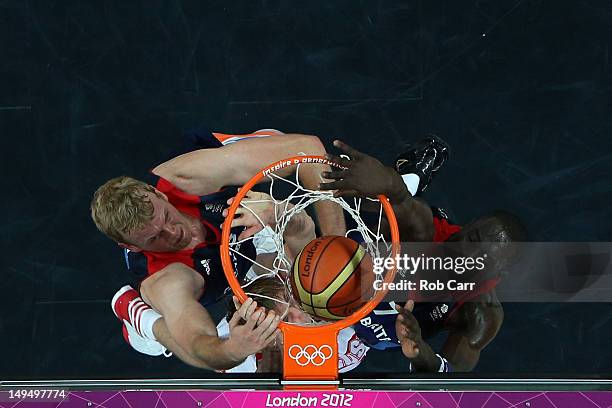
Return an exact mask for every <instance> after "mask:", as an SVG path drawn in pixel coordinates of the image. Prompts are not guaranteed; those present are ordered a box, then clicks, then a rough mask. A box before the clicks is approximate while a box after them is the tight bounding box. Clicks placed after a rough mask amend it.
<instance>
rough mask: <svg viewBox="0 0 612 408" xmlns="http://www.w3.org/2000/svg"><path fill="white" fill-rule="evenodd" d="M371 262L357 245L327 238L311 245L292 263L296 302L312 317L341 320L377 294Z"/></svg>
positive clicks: (344, 240)
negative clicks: (375, 292)
mask: <svg viewBox="0 0 612 408" xmlns="http://www.w3.org/2000/svg"><path fill="white" fill-rule="evenodd" d="M374 278H375V275H374V272H373V264H372V258H371V257H370V255H368V253H367V252H366V251H365V249H364V248H363V247H362V246H361V245H359V244H358V243H357V242H356V241H353V240H352V239H350V238H345V237H342V236H324V237H319V238H316V239H313V240H312V241H310V242H309V243H308V244H307V245H306V246H305V247H304V248H303V249H302V251H301V252H300V253H299V254H298V256H297V257H296V258H295V260H294V262H293V267H292V272H291V279H290V282H291V286H292V289H293V296H294V298H295V299H296V300H297V301H298V302H299V303H300V306H301V308H302V309H303V310H304V311H305V312H307V313H309V314H310V315H312V316H314V317H318V318H322V319H325V320H340V319H344V318H345V317H347V316H350V315H351V314H353V313H354V312H355V311H357V310H358V309H359V308H360V307H361V306H363V305H364V304H366V303H367V302H368V300H369V299H370V298H371V297H372V295H373V293H374V287H373V282H374Z"/></svg>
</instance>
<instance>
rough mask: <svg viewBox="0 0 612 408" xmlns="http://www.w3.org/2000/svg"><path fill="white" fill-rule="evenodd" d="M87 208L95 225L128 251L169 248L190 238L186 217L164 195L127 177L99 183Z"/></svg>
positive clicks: (180, 244)
mask: <svg viewBox="0 0 612 408" xmlns="http://www.w3.org/2000/svg"><path fill="white" fill-rule="evenodd" d="M90 208H91V218H92V219H93V220H94V222H95V223H96V226H97V227H98V229H99V230H100V231H101V232H103V233H104V234H106V235H107V236H108V237H109V238H111V239H112V240H114V241H116V242H117V243H119V245H120V246H122V247H125V248H128V249H130V250H131V251H142V250H147V251H156V252H173V251H178V250H180V249H183V248H185V247H186V246H187V245H188V244H189V243H190V242H191V240H192V232H191V228H189V224H188V220H187V218H186V217H185V216H184V215H183V214H181V213H180V212H179V211H178V210H177V209H176V207H174V206H173V205H172V204H170V203H169V202H168V198H167V197H166V195H165V194H163V193H161V192H159V191H158V190H156V189H155V188H154V187H153V186H151V185H149V184H146V183H143V182H142V181H138V180H135V179H133V178H131V177H125V176H121V177H116V178H114V179H111V180H109V181H107V182H106V183H104V184H103V185H102V186H100V188H98V189H97V190H96V192H95V193H94V196H93V199H92V201H91V207H90Z"/></svg>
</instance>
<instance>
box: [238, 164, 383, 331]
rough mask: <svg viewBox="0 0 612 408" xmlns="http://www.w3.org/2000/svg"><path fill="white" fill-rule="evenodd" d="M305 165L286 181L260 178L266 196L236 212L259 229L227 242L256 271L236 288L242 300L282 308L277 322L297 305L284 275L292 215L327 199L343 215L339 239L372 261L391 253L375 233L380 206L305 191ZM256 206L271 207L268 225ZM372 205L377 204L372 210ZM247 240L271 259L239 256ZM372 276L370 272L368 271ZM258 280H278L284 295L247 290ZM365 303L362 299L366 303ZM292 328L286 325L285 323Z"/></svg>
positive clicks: (243, 203) (242, 204) (247, 201)
mask: <svg viewBox="0 0 612 408" xmlns="http://www.w3.org/2000/svg"><path fill="white" fill-rule="evenodd" d="M308 165H310V164H306V163H300V164H297V165H296V169H295V172H294V173H293V175H292V176H291V177H289V178H285V177H282V176H279V175H277V174H275V173H272V172H271V173H269V174H268V175H267V176H266V177H267V179H268V181H269V182H270V184H269V188H268V193H267V194H265V195H261V196H259V198H258V199H248V198H244V199H243V200H242V201H241V202H240V208H243V209H245V210H246V211H248V212H249V213H250V214H252V215H253V216H254V217H255V218H256V219H257V221H258V222H259V224H260V225H261V228H262V231H261V232H259V233H258V234H256V235H254V236H250V237H248V238H245V239H241V240H236V241H235V242H230V243H229V250H230V252H232V253H234V254H235V255H237V256H240V257H243V258H246V259H247V260H249V261H250V262H252V263H253V265H256V266H257V267H258V268H257V269H258V270H259V273H257V274H249V275H248V276H247V281H246V282H244V283H241V286H242V288H243V290H244V292H245V293H246V294H247V296H249V297H252V298H253V299H255V300H257V299H268V300H270V301H273V302H275V303H278V304H279V305H281V307H282V308H283V315H282V317H283V318H285V317H286V315H287V311H288V310H289V307H290V306H296V305H297V303H296V302H295V301H294V300H293V296H292V295H293V294H292V289H291V287H292V286H291V284H290V282H289V279H291V276H292V274H291V273H290V271H291V267H292V265H293V259H292V258H291V256H290V255H289V254H288V253H287V248H286V246H285V239H284V237H285V231H286V229H287V226H288V225H289V223H290V222H291V220H292V219H293V217H295V216H296V215H297V214H299V213H301V212H302V211H306V209H307V208H308V207H310V206H312V205H313V204H315V203H317V202H319V201H322V200H328V201H331V202H334V203H336V204H337V205H339V206H340V207H341V208H342V210H343V211H344V213H345V219H347V223H348V224H349V225H350V227H349V228H348V229H347V231H346V233H345V236H346V237H349V238H351V239H353V240H355V241H357V242H358V243H359V244H360V245H362V246H363V247H364V248H365V250H366V252H367V253H368V254H369V255H370V256H371V257H372V259H376V258H378V259H382V258H385V257H387V256H388V254H389V253H390V252H391V243H390V242H389V241H388V240H387V239H386V238H385V236H384V235H383V231H382V230H381V226H382V222H383V207H382V204H381V203H380V202H379V200H378V199H372V198H350V199H344V198H342V197H334V195H333V192H332V191H320V190H311V189H308V188H305V187H304V186H303V185H302V183H301V182H300V169H301V167H302V166H308ZM279 183H283V184H284V185H285V186H289V189H290V190H292V191H290V192H289V193H287V192H286V189H285V193H284V194H282V196H283V197H281V196H280V195H281V194H279V193H278V192H276V191H275V190H277V188H276V187H277V185H278V184H279ZM364 200H366V201H367V202H368V203H369V205H368V209H367V213H368V214H369V216H368V217H367V218H368V219H370V222H369V223H370V224H371V225H368V224H367V223H366V221H365V220H364V218H363V217H362V215H363V214H364V209H363V208H362V203H364ZM262 204H267V205H272V206H273V211H274V216H273V222H271V223H270V222H268V223H266V222H264V220H263V219H262V218H261V217H260V214H259V213H258V209H259V208H261V205H262ZM376 204H377V205H376ZM249 240H253V243H254V244H255V247H256V249H257V250H258V253H261V252H265V253H271V254H273V260H272V261H271V262H269V260H268V262H266V263H265V264H264V262H260V259H259V257H258V258H257V259H252V258H251V257H249V256H247V255H245V254H243V253H242V252H240V249H239V248H240V246H241V245H242V244H243V243H245V242H247V241H249ZM372 273H375V271H374V270H373V271H372ZM262 278H274V279H278V280H279V281H280V282H281V283H282V284H283V287H284V293H283V294H282V295H280V296H279V295H270V294H265V293H261V291H257V292H255V291H252V290H250V288H251V287H254V286H256V285H255V282H256V281H257V280H259V279H262ZM382 279H384V276H383V273H377V276H376V278H375V280H382ZM366 300H367V299H366ZM287 323H292V322H287ZM325 323H328V322H320V321H317V320H315V319H313V318H312V317H311V318H310V322H307V323H304V322H301V323H300V324H301V325H308V324H310V325H312V324H325Z"/></svg>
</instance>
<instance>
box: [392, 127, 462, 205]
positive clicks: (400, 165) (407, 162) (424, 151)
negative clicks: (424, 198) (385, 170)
mask: <svg viewBox="0 0 612 408" xmlns="http://www.w3.org/2000/svg"><path fill="white" fill-rule="evenodd" d="M449 156H450V148H449V146H448V143H446V142H445V141H444V140H442V139H440V138H439V137H438V136H436V135H428V136H426V137H425V138H423V139H421V140H419V141H418V142H416V143H413V144H409V145H407V146H406V147H405V149H404V152H403V153H402V154H400V155H399V156H398V157H397V159H396V160H395V170H397V172H398V173H399V174H401V175H402V176H403V175H406V174H410V173H413V174H416V175H417V176H419V179H420V180H419V187H418V189H417V192H416V194H415V195H419V194H421V193H422V192H423V191H424V190H425V189H426V188H427V186H428V185H429V183H430V182H431V179H432V178H433V176H434V175H435V174H436V173H437V172H438V171H439V170H440V168H441V167H442V165H443V164H444V163H445V162H446V161H447V160H448V158H449Z"/></svg>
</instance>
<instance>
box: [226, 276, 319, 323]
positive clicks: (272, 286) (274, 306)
mask: <svg viewBox="0 0 612 408" xmlns="http://www.w3.org/2000/svg"><path fill="white" fill-rule="evenodd" d="M243 290H244V291H245V292H246V293H247V294H248V295H249V297H251V298H252V299H253V300H254V301H256V302H257V305H258V306H261V307H263V308H265V309H266V310H274V311H275V312H276V313H278V314H279V315H283V314H285V313H286V315H285V317H284V319H283V320H284V321H286V322H289V323H308V322H311V321H312V319H311V317H310V316H309V315H308V314H307V313H306V312H304V311H303V310H302V309H300V308H299V307H298V304H297V302H296V301H295V300H293V299H292V298H291V296H290V295H289V293H288V292H287V287H286V286H285V284H284V283H283V282H281V280H280V279H279V278H277V277H262V278H259V279H256V280H254V281H253V282H252V283H250V284H249V285H248V286H246V287H244V288H243ZM273 299H277V300H280V301H277V300H273ZM283 302H284V303H283ZM286 303H289V309H287V305H286ZM227 308H228V316H227V318H228V320H229V319H230V318H231V317H232V315H233V314H234V312H235V311H236V308H235V306H234V303H233V302H232V301H231V299H230V301H228V302H227Z"/></svg>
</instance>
